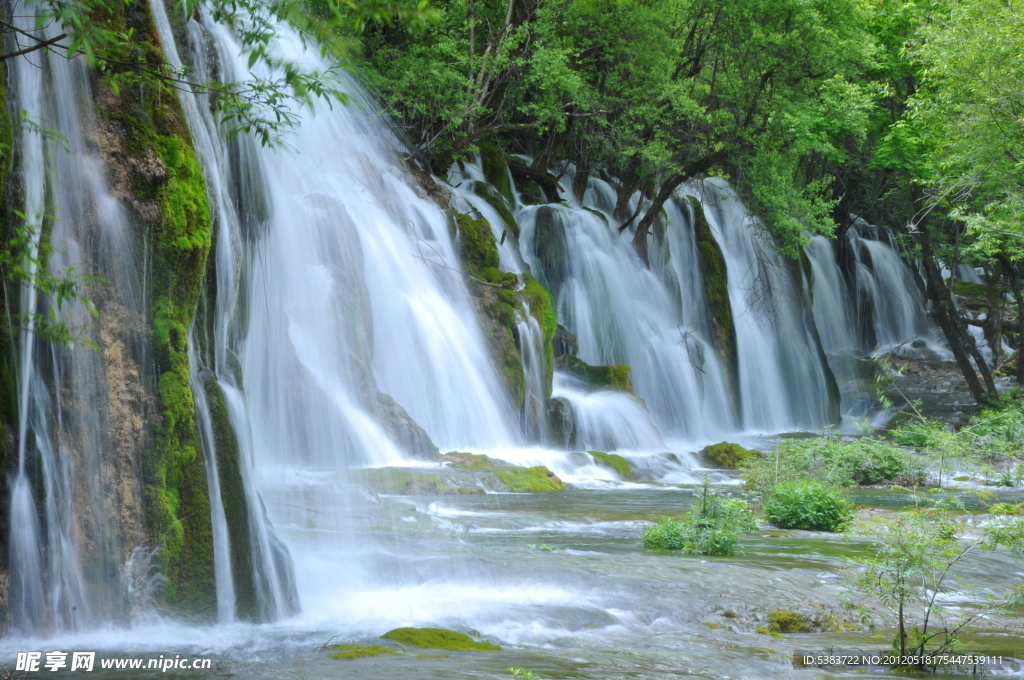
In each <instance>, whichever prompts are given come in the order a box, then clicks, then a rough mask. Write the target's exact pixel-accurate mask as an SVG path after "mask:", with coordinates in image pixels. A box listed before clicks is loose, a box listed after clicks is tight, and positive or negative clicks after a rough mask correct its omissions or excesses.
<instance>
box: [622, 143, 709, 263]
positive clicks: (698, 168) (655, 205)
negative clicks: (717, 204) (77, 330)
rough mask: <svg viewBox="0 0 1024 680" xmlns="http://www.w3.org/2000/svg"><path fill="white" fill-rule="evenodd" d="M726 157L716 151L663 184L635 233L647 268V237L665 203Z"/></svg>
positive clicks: (639, 253) (637, 247) (635, 241)
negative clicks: (677, 191)
mask: <svg viewBox="0 0 1024 680" xmlns="http://www.w3.org/2000/svg"><path fill="white" fill-rule="evenodd" d="M725 156H726V154H725V152H724V151H716V152H714V153H712V154H709V155H707V156H704V157H703V158H701V159H698V160H696V161H694V162H693V163H690V164H689V165H687V166H686V167H685V168H683V170H682V171H681V172H678V173H675V174H674V175H670V176H669V178H668V179H666V180H665V181H664V182H663V183H662V185H661V190H660V191H658V195H657V196H655V197H654V201H653V202H652V203H651V205H650V206H649V207H648V208H647V212H646V213H644V217H643V219H642V220H640V224H638V225H636V231H634V232H633V247H634V248H636V252H637V254H638V255H639V256H640V260H641V261H642V262H643V263H644V266H645V267H647V268H648V269H650V268H651V261H650V257H649V255H648V248H647V236H648V235H649V234H650V233H651V227H652V226H653V225H654V220H656V219H658V215H660V214H661V209H662V208H664V207H665V203H666V202H667V201H668V199H669V198H671V197H672V193H673V192H674V191H675V190H676V189H678V188H679V185H680V184H682V183H683V182H685V181H686V180H688V179H690V178H692V177H696V176H697V175H703V174H704V173H705V172H707V171H708V170H710V169H711V168H712V167H713V166H714V165H715V164H716V163H719V162H721V161H723V160H725Z"/></svg>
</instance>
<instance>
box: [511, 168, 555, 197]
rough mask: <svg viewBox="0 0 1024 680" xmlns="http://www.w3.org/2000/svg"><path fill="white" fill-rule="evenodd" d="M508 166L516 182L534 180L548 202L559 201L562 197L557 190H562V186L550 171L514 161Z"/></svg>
mask: <svg viewBox="0 0 1024 680" xmlns="http://www.w3.org/2000/svg"><path fill="white" fill-rule="evenodd" d="M508 168H509V170H511V171H512V177H513V179H515V180H516V181H517V182H520V181H523V180H526V181H530V182H535V183H536V184H537V186H539V187H540V188H541V190H542V191H543V192H544V197H545V198H546V199H547V201H548V203H561V201H562V197H561V196H559V194H558V192H559V191H561V190H562V187H561V186H560V185H559V184H558V179H557V178H556V177H555V176H554V175H552V174H551V173H550V172H548V171H546V170H537V169H536V168H533V167H530V166H528V165H523V164H521V163H515V162H512V163H509V165H508Z"/></svg>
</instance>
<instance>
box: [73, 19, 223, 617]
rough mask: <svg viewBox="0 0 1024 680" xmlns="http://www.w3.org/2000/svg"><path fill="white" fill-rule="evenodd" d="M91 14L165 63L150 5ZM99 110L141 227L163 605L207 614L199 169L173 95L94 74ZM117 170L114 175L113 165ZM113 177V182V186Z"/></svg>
mask: <svg viewBox="0 0 1024 680" xmlns="http://www.w3.org/2000/svg"><path fill="white" fill-rule="evenodd" d="M118 11H119V12H121V13H112V14H111V15H109V16H107V17H103V18H97V20H102V21H104V22H106V23H107V25H108V26H110V27H114V28H118V29H119V30H124V31H125V32H126V33H127V32H131V35H132V41H133V42H134V43H135V44H136V45H137V53H138V54H139V55H141V57H142V59H143V61H144V63H145V66H146V67H148V68H151V69H153V70H158V69H160V68H162V65H163V64H164V63H165V62H166V59H165V58H164V56H163V53H162V50H161V47H160V40H159V38H158V34H157V31H156V27H155V25H154V23H153V17H152V14H151V11H150V8H149V6H148V4H133V5H125V6H119V7H118ZM93 88H94V91H95V92H96V115H97V118H98V121H99V124H100V126H101V127H103V128H104V129H105V130H106V131H108V133H109V134H108V139H109V140H111V141H110V144H111V146H112V147H113V148H110V149H106V150H105V154H106V156H107V163H108V166H110V167H111V170H110V174H112V175H116V176H115V177H113V178H112V180H111V181H112V182H113V183H114V184H115V187H114V188H115V189H116V190H121V191H122V192H123V193H129V195H130V198H129V199H128V200H127V201H126V202H127V203H128V206H129V208H131V209H133V210H132V211H133V212H134V213H135V215H134V217H135V221H136V222H137V223H139V225H140V226H141V227H142V229H144V230H145V231H146V232H147V236H146V242H147V243H148V244H149V248H150V254H151V262H152V265H151V267H152V269H151V272H150V273H149V276H150V277H151V279H150V281H149V286H148V288H149V290H151V291H152V297H151V300H150V304H151V309H150V315H149V316H150V318H151V319H152V326H151V343H152V356H153V362H154V364H155V374H156V376H157V385H156V401H157V403H158V410H159V419H158V422H157V423H155V425H154V432H153V437H152V446H151V448H150V449H149V451H148V452H147V453H146V454H145V456H144V459H143V461H142V466H141V467H142V476H143V482H144V493H145V508H146V524H147V529H148V532H149V534H150V536H151V539H152V540H153V541H154V542H155V543H156V544H157V545H158V546H160V551H159V553H158V554H159V558H158V559H159V562H160V565H159V566H160V571H161V573H162V574H163V576H164V578H165V579H166V585H165V587H164V589H163V590H162V598H163V601H164V605H166V606H167V607H168V608H170V609H172V610H176V611H178V612H179V613H181V614H184V615H189V616H198V617H201V618H209V617H212V616H213V615H214V613H215V612H216V588H215V585H214V574H213V538H212V527H211V520H210V499H209V491H208V486H207V475H206V464H205V461H204V459H203V456H202V455H201V454H200V450H201V449H200V445H199V440H198V433H197V429H196V422H195V403H194V400H193V395H192V387H191V383H190V367H189V358H188V344H189V337H188V329H189V325H190V323H191V321H192V318H193V316H194V315H195V310H196V306H197V303H198V301H199V296H200V293H201V290H202V284H203V277H204V274H205V271H206V264H207V258H208V256H209V253H210V246H211V242H212V234H211V230H212V223H211V215H210V206H209V202H208V197H207V187H206V181H205V179H204V177H203V173H202V169H201V168H200V165H199V161H198V158H197V157H196V153H195V151H194V149H193V148H192V143H191V136H190V134H189V130H188V126H187V123H186V121H185V117H184V114H183V111H182V109H181V105H180V102H179V101H178V99H177V98H176V97H175V96H173V95H171V94H168V93H163V92H159V91H156V90H155V88H143V87H138V88H135V87H124V86H122V88H120V89H119V91H117V92H115V91H113V90H111V88H109V87H107V86H105V85H102V84H101V83H100V82H99V81H98V80H94V83H93ZM118 172H121V173H122V174H120V175H118V174H117V173H118ZM118 185H120V186H118Z"/></svg>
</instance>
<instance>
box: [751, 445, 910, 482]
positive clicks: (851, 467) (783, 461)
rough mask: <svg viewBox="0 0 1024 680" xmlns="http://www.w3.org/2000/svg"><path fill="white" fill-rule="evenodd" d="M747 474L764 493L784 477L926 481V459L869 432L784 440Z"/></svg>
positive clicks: (863, 480) (846, 480) (853, 480)
mask: <svg viewBox="0 0 1024 680" xmlns="http://www.w3.org/2000/svg"><path fill="white" fill-rule="evenodd" d="M744 477H745V478H746V480H747V484H748V485H749V486H750V487H751V488H753V489H754V490H755V491H757V492H759V493H762V494H765V493H768V492H769V491H770V489H771V488H772V487H774V486H775V484H776V483H778V482H779V481H782V480H793V479H814V480H818V481H821V482H826V483H828V484H833V485H835V486H840V487H846V486H855V485H858V484H861V485H870V484H878V483H879V482H895V483H900V484H905V485H907V486H914V485H916V484H921V483H923V481H924V463H923V461H922V460H921V459H920V458H919V457H918V456H915V455H914V454H912V453H908V452H907V451H904V450H903V449H900V448H897V447H895V446H893V445H892V444H888V443H886V442H882V441H879V440H877V439H873V438H870V437H861V438H858V439H852V440H845V439H838V438H834V437H819V438H816V439H803V440H786V441H783V442H781V443H780V444H779V445H778V447H777V448H776V449H775V452H774V453H773V454H771V455H768V456H765V457H764V458H759V459H756V460H754V461H752V462H750V463H749V464H747V465H746V466H745V470H744Z"/></svg>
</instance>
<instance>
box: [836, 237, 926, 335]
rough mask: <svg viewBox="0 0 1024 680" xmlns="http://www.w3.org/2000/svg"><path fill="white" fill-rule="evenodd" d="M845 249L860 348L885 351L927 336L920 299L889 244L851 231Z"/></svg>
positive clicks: (911, 277) (908, 271) (904, 265)
mask: <svg viewBox="0 0 1024 680" xmlns="http://www.w3.org/2000/svg"><path fill="white" fill-rule="evenodd" d="M845 246H846V249H847V252H848V254H849V256H850V258H851V267H852V268H853V274H852V279H853V282H854V283H853V291H854V295H855V298H856V299H855V305H856V306H855V309H856V318H857V324H858V327H859V329H860V332H861V338H862V343H863V345H864V347H865V348H869V349H874V348H876V347H878V348H882V349H889V348H892V347H895V346H897V345H902V344H904V343H907V342H908V341H911V340H914V339H915V338H924V337H928V336H930V334H931V333H930V330H931V329H930V328H929V325H928V320H927V318H926V317H925V310H924V295H923V294H922V292H921V288H920V287H919V286H918V285H917V282H916V281H915V280H914V274H913V272H912V270H911V269H910V267H909V266H908V265H907V263H906V262H905V261H904V260H903V258H901V257H900V255H899V253H898V252H897V251H896V249H895V248H894V247H893V246H892V244H891V243H883V242H882V241H880V240H877V239H874V238H867V237H865V236H862V235H861V229H858V228H857V227H851V228H850V229H848V230H847V232H846V243H845Z"/></svg>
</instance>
